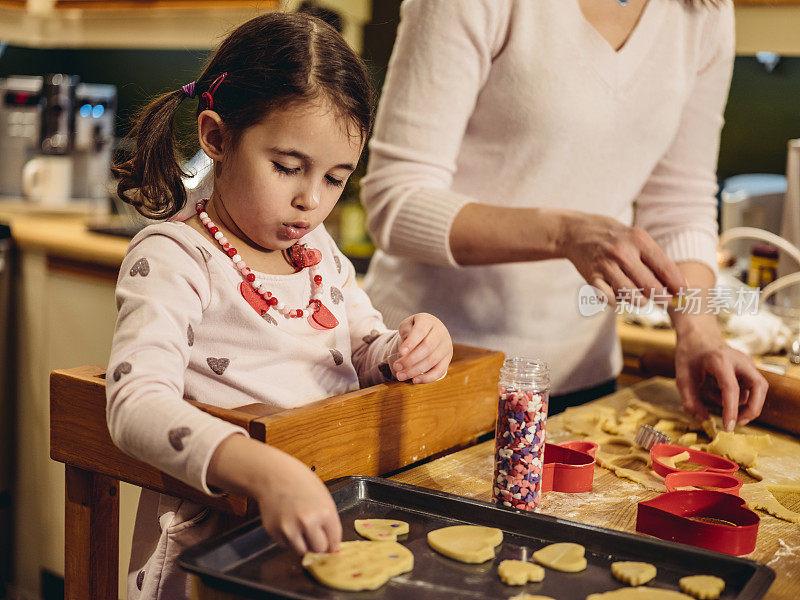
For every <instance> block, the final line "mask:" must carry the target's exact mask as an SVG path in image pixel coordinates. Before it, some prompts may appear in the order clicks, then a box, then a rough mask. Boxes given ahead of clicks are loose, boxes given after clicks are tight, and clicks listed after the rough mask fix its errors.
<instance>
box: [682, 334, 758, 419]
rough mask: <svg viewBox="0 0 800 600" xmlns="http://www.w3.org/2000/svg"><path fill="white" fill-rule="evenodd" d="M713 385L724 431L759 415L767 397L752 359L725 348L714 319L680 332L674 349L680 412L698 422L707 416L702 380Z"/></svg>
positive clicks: (726, 346) (705, 386)
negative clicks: (702, 396)
mask: <svg viewBox="0 0 800 600" xmlns="http://www.w3.org/2000/svg"><path fill="white" fill-rule="evenodd" d="M709 376H710V377H712V378H713V379H714V381H715V382H716V388H718V391H717V390H715V391H714V395H716V393H718V394H719V398H718V400H719V401H720V403H721V404H722V424H723V427H724V428H725V430H726V431H733V428H734V425H736V424H738V425H745V424H746V423H749V422H750V421H751V420H753V419H755V418H756V417H757V416H758V415H759V414H761V409H762V407H763V406H764V399H765V398H766V394H767V387H768V384H767V380H766V379H764V377H763V376H762V375H761V373H759V372H758V369H756V366H755V363H753V359H752V358H750V357H749V356H748V355H746V354H743V353H741V352H739V351H738V350H734V349H733V348H731V347H730V346H728V345H727V344H726V343H725V342H724V340H723V339H722V336H721V335H720V333H719V328H718V327H717V325H716V322H715V321H713V320H703V322H702V324H698V323H694V324H693V326H692V329H691V331H686V330H684V332H683V333H681V332H680V331H679V333H678V338H677V345H676V348H675V383H676V384H677V386H678V391H679V392H680V394H681V401H682V402H683V409H684V410H685V411H686V412H687V413H689V414H691V415H692V416H694V417H695V418H696V419H698V420H701V421H702V420H703V419H705V418H706V417H707V416H708V411H707V410H706V407H705V406H704V404H703V402H702V401H701V398H700V390H701V387H702V388H703V389H706V388H707V387H711V386H707V385H704V381H706V380H707V378H708V377H709Z"/></svg>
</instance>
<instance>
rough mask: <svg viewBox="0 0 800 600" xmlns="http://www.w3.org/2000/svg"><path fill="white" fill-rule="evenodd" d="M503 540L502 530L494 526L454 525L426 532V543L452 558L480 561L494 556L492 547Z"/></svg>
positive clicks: (472, 561)
mask: <svg viewBox="0 0 800 600" xmlns="http://www.w3.org/2000/svg"><path fill="white" fill-rule="evenodd" d="M502 541H503V532H502V531H500V530H499V529H496V528H494V527H479V526H477V525H454V526H453V527H443V528H442V529H435V530H434V531H431V532H430V533H428V545H429V546H430V547H431V548H433V549H434V550H436V552H438V553H439V554H443V555H445V556H447V557H449V558H452V559H454V560H458V561H461V562H465V563H482V562H486V561H487V560H491V559H493V558H494V548H495V546H497V545H498V544H500V542H502Z"/></svg>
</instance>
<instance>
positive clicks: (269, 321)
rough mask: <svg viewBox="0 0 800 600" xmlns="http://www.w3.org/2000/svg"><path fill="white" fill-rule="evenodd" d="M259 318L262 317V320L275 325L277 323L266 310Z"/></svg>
mask: <svg viewBox="0 0 800 600" xmlns="http://www.w3.org/2000/svg"><path fill="white" fill-rule="evenodd" d="M261 318H262V319H264V320H265V321H266V322H267V323H269V324H270V325H275V326H277V325H278V322H277V321H276V320H275V319H274V318H273V316H272V315H271V314H269V313H266V312H265V313H264V314H263V315H261Z"/></svg>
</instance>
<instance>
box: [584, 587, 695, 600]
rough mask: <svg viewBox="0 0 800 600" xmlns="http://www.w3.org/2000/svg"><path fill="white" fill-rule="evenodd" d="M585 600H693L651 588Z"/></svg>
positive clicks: (629, 589) (628, 589)
mask: <svg viewBox="0 0 800 600" xmlns="http://www.w3.org/2000/svg"><path fill="white" fill-rule="evenodd" d="M586 600H694V598H692V597H691V596H687V595H686V594H681V593H680V592H673V591H672V590H662V589H658V588H651V587H635V588H622V589H620V590H613V591H611V592H603V593H601V594H589V595H588V596H586Z"/></svg>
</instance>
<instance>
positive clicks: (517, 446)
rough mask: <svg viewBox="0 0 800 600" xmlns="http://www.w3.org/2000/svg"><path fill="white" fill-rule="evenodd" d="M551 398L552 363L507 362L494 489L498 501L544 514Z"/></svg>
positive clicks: (500, 403)
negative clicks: (543, 486)
mask: <svg viewBox="0 0 800 600" xmlns="http://www.w3.org/2000/svg"><path fill="white" fill-rule="evenodd" d="M549 397H550V368H549V367H548V366H547V363H545V362H543V361H541V360H538V359H529V358H523V357H515V358H509V359H507V360H506V361H505V362H504V363H503V366H502V368H501V369H500V385H499V398H498V403H497V425H496V428H495V438H494V439H495V455H494V482H493V485H492V491H493V494H492V496H493V498H494V500H495V501H496V502H497V503H498V504H499V505H501V506H505V507H507V508H517V509H521V510H530V511H534V512H538V510H539V502H540V500H541V489H542V465H543V462H544V440H545V424H546V422H547V405H548V400H549Z"/></svg>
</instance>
